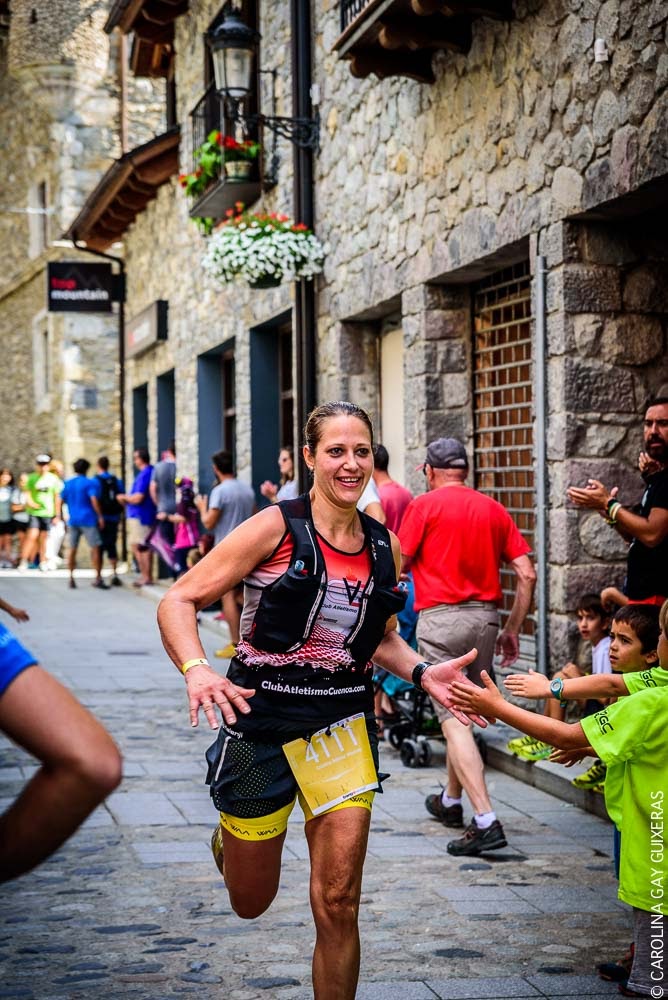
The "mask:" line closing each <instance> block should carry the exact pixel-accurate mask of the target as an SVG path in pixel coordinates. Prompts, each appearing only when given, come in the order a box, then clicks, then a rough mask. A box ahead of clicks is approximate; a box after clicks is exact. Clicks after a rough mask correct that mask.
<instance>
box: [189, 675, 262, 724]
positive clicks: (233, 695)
mask: <svg viewBox="0 0 668 1000" xmlns="http://www.w3.org/2000/svg"><path fill="white" fill-rule="evenodd" d="M186 688H187V690H188V708H189V711H190V725H191V726H196V725H197V724H198V722H199V710H200V708H201V709H202V710H203V712H204V715H205V716H206V720H207V722H208V723H209V726H210V727H211V729H218V716H217V715H216V706H218V708H219V709H220V714H221V715H222V717H223V719H224V720H225V722H227V724H228V725H230V726H232V725H234V723H235V722H236V721H237V717H236V714H235V709H236V711H237V712H241V713H242V714H243V715H247V714H248V713H249V712H250V710H251V709H250V705H249V704H248V703H247V701H246V699H247V698H252V697H253V695H254V694H255V691H254V689H252V688H242V687H238V686H237V685H236V684H233V683H232V681H230V680H228V679H227V677H222V676H221V675H220V674H217V673H216V671H215V670H212V669H211V667H207V666H205V665H204V664H201V665H199V666H196V667H191V668H190V670H188V672H187V673H186Z"/></svg>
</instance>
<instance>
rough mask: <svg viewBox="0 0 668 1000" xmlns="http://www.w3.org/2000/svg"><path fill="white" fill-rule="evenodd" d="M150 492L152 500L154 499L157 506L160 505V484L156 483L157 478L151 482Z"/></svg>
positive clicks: (149, 485)
mask: <svg viewBox="0 0 668 1000" xmlns="http://www.w3.org/2000/svg"><path fill="white" fill-rule="evenodd" d="M148 493H149V496H150V498H151V500H152V501H153V503H154V504H155V505H156V507H157V506H158V484H157V483H156V481H155V479H152V480H151V482H150V483H149V484H148Z"/></svg>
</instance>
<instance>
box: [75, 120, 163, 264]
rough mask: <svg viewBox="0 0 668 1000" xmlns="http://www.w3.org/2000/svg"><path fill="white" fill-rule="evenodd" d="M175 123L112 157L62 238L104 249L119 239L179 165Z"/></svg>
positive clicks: (95, 248)
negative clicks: (153, 137)
mask: <svg viewBox="0 0 668 1000" xmlns="http://www.w3.org/2000/svg"><path fill="white" fill-rule="evenodd" d="M179 135H180V129H179V128H178V126H175V127H174V128H172V129H170V130H169V131H168V132H165V133H163V135H159V136H157V137H156V138H155V139H151V140H150V142H146V143H144V145H143V146H137V148H136V149H133V150H131V151H130V152H129V153H125V154H124V155H123V156H121V158H120V159H119V160H115V161H114V163H112V165H111V166H110V167H109V169H108V170H107V172H106V174H105V175H104V176H103V177H102V179H101V180H100V182H99V184H98V185H97V187H96V188H95V190H94V191H92V192H91V194H90V195H89V196H88V198H87V199H86V202H85V204H84V206H83V208H82V209H81V211H80V212H79V214H78V215H77V217H76V219H75V220H74V222H73V223H72V224H71V225H70V227H69V229H68V230H67V232H66V233H65V239H69V240H72V241H73V242H74V243H77V242H85V243H86V245H87V246H89V247H90V248H91V249H92V250H106V249H107V247H108V246H110V244H111V243H114V242H115V241H117V240H121V239H122V238H123V236H124V234H125V233H126V231H127V229H128V227H129V226H130V225H132V223H133V222H134V221H135V219H136V217H137V216H138V215H139V213H140V212H143V211H144V209H145V208H146V206H147V205H148V203H149V202H150V201H151V200H152V199H153V198H155V196H156V194H157V192H158V188H159V187H161V186H162V185H163V184H164V183H165V182H166V181H168V180H169V178H170V177H172V176H173V175H174V174H175V173H177V171H178V169H179Z"/></svg>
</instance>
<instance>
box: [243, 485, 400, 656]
mask: <svg viewBox="0 0 668 1000" xmlns="http://www.w3.org/2000/svg"><path fill="white" fill-rule="evenodd" d="M278 507H279V508H280V511H281V513H282V515H283V519H284V520H285V524H286V527H287V530H288V531H289V532H290V536H291V538H292V543H293V549H292V556H291V558H290V565H289V567H288V568H287V570H286V571H285V573H283V575H282V576H280V577H279V578H278V579H277V580H275V581H274V582H273V583H272V584H270V585H269V586H267V587H265V588H264V590H263V591H262V596H261V598H260V601H259V604H258V607H257V611H256V613H255V618H254V621H253V625H252V627H251V630H250V634H249V636H248V641H249V642H250V643H251V644H252V645H253V646H254V647H255V649H260V650H264V651H265V652H267V653H292V652H294V651H295V650H297V649H301V647H302V646H303V645H304V643H305V642H306V640H307V639H308V637H309V636H310V634H311V632H312V631H313V626H314V624H315V621H316V619H317V617H318V612H319V611H320V608H321V606H322V603H323V601H324V599H325V592H326V590H327V569H326V566H325V559H324V556H323V554H322V552H321V550H320V546H319V545H318V541H317V537H316V531H315V527H314V525H313V517H312V514H311V501H310V498H309V495H308V493H304V494H303V495H302V496H299V497H296V498H295V499H294V500H281V501H280V502H279V504H278ZM358 514H359V517H360V520H361V522H362V529H363V531H364V538H365V542H366V544H367V545H368V546H369V549H370V552H371V574H370V576H369V579H368V581H367V583H366V586H365V587H364V589H363V591H362V594H361V596H360V605H359V611H358V614H357V620H356V622H355V624H354V626H353V627H352V629H351V630H350V632H349V633H348V635H347V636H346V639H345V641H344V648H345V649H347V650H348V651H349V653H350V654H351V656H352V658H353V660H354V661H355V662H354V666H353V668H352V669H353V670H364V669H365V667H366V665H367V663H368V662H369V660H370V659H371V657H372V655H373V653H374V652H375V650H376V649H377V647H378V645H379V644H380V642H381V640H382V638H383V636H384V635H385V626H386V624H387V621H388V619H389V618H390V617H391V616H392V615H394V614H397V613H398V612H399V611H401V609H402V608H403V606H404V604H405V603H406V590H405V587H404V585H403V584H398V583H397V576H396V569H395V565H394V558H393V556H392V543H391V542H390V534H389V532H388V530H387V528H385V527H384V526H383V525H382V524H380V523H379V522H378V521H376V520H375V518H373V517H368V516H367V515H366V514H364V513H362V512H361V511H358Z"/></svg>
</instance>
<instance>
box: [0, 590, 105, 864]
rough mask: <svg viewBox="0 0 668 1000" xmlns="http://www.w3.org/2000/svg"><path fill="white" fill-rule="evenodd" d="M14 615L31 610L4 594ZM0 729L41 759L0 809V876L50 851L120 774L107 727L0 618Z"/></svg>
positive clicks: (22, 617) (0, 605)
mask: <svg viewBox="0 0 668 1000" xmlns="http://www.w3.org/2000/svg"><path fill="white" fill-rule="evenodd" d="M0 610H2V611H6V612H7V613H8V614H10V615H11V616H12V617H13V618H14V619H15V620H16V621H27V620H28V613H27V612H26V611H23V610H22V609H20V608H15V607H13V606H12V605H11V604H8V603H7V602H6V601H3V600H2V599H1V598H0ZM0 732H3V733H6V734H7V736H8V737H9V738H10V739H11V740H13V741H14V743H16V744H18V746H20V747H23V749H24V750H27V752H28V753H29V754H31V756H33V757H36V758H37V760H38V761H39V762H40V763H41V767H40V768H39V769H38V770H37V772H36V774H35V775H33V777H31V779H30V781H29V782H28V784H27V785H26V786H25V788H24V789H23V790H22V791H21V792H20V794H19V795H18V797H17V798H16V799H15V800H14V801H13V802H12V803H11V804H10V806H9V807H8V808H7V809H6V810H5V811H4V812H3V813H2V815H0V882H7V881H8V880H9V879H12V878H16V877H17V876H19V875H22V874H23V873H24V872H27V871H30V869H31V868H34V867H35V866H36V865H38V864H39V863H40V862H41V861H44V859H45V858H47V857H49V855H50V854H53V852H54V851H56V850H57V849H58V848H59V847H60V845H61V844H62V843H63V842H64V841H65V840H67V838H68V837H70V836H71V835H72V834H73V833H74V831H75V830H76V829H77V827H79V826H80V825H81V823H83V821H84V820H85V819H86V817H87V816H89V815H90V813H92V812H93V810H94V809H95V808H96V807H97V806H98V805H99V804H100V803H101V802H102V801H103V800H104V799H105V798H106V797H107V795H109V794H110V792H113V790H114V788H116V787H117V785H118V784H119V782H120V780H121V755H120V753H119V752H118V748H117V747H116V744H115V743H114V741H113V740H112V738H111V736H110V735H109V733H108V732H107V730H106V729H104V727H103V726H102V725H101V724H100V723H99V722H98V721H97V719H96V718H95V717H94V716H93V715H91V714H90V712H88V711H87V710H86V709H85V708H84V707H83V705H81V704H79V702H78V701H77V700H76V698H75V697H74V695H72V694H71V693H70V692H69V691H68V690H67V688H65V687H63V685H62V684H60V683H59V682H58V681H57V680H56V679H55V677H52V676H51V674H49V673H47V671H46V670H43V669H42V667H40V666H39V664H38V663H37V658H36V657H35V656H33V655H32V653H30V652H29V650H27V649H26V648H25V646H23V645H22V643H20V642H19V640H18V639H17V638H16V636H15V635H13V634H12V633H11V632H9V631H8V629H6V628H5V626H4V625H2V624H0Z"/></svg>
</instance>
